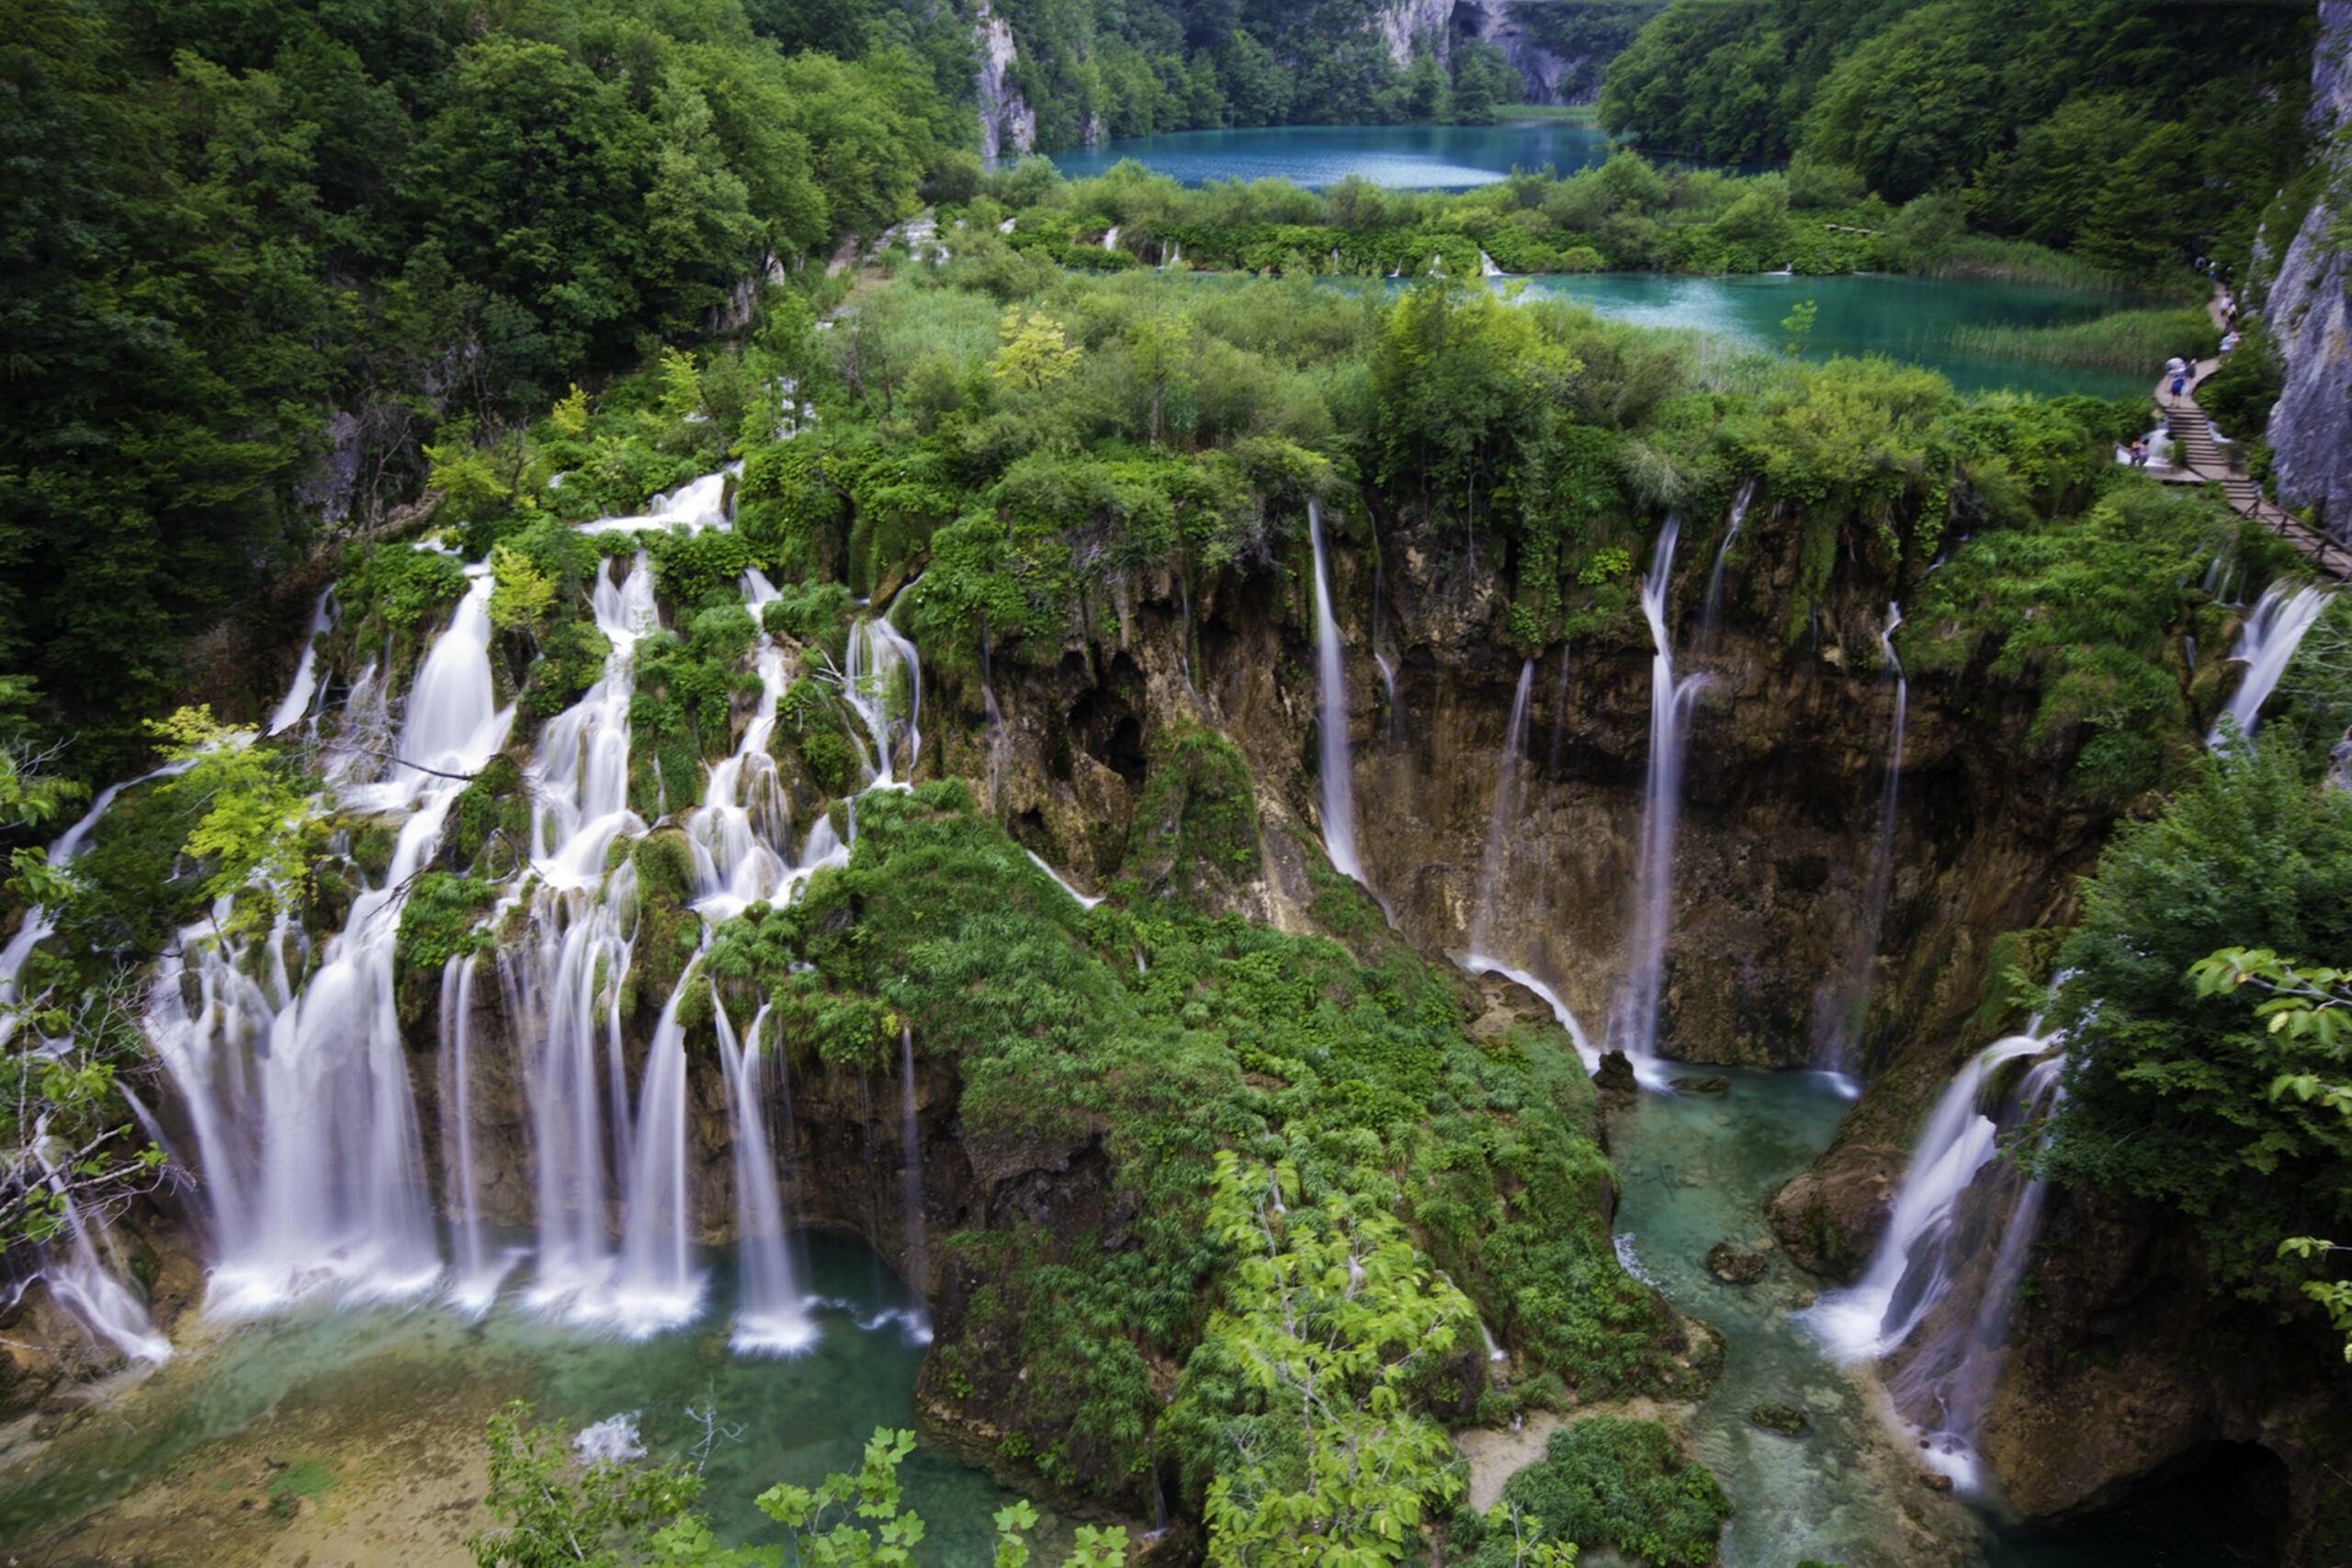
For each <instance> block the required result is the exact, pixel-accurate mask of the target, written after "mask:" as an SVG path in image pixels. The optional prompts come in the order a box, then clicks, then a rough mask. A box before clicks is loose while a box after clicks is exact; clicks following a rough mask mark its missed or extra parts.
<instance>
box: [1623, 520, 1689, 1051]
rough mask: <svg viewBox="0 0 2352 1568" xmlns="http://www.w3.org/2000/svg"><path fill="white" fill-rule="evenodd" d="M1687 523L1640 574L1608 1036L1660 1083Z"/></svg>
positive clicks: (1664, 534) (1683, 717) (1661, 540)
mask: <svg viewBox="0 0 2352 1568" xmlns="http://www.w3.org/2000/svg"><path fill="white" fill-rule="evenodd" d="M1681 528H1682V525H1681V521H1680V519H1679V518H1676V517H1673V516H1668V518H1667V520H1666V525H1665V527H1664V528H1662V529H1661V530H1660V531H1659V533H1658V536H1657V553H1656V555H1655V556H1654V557H1653V558H1652V559H1651V561H1650V570H1649V575H1648V576H1646V577H1645V578H1644V579H1642V616H1643V618H1644V619H1645V620H1646V621H1648V622H1649V627H1650V638H1651V640H1652V642H1653V643H1654V644H1655V645H1656V648H1657V651H1656V652H1655V653H1654V654H1653V655H1652V657H1651V660H1650V764H1649V776H1648V780H1647V784H1646V786H1645V790H1644V792H1643V799H1642V838H1641V850H1640V856H1639V862H1638V866H1637V869H1636V871H1635V874H1634V875H1635V880H1634V920H1633V925H1632V928H1631V930H1630V931H1628V932H1627V936H1626V954H1627V964H1626V973H1625V983H1624V987H1623V991H1622V992H1621V994H1620V997H1619V1000H1618V1004H1617V1009H1616V1014H1615V1016H1614V1017H1613V1018H1612V1019H1611V1023H1610V1043H1611V1045H1612V1046H1613V1047H1615V1048H1616V1049H1618V1050H1620V1051H1623V1053H1624V1054H1625V1055H1626V1057H1627V1059H1628V1060H1630V1061H1631V1062H1632V1063H1633V1065H1634V1075H1635V1077H1638V1078H1640V1079H1641V1080H1642V1081H1643V1082H1644V1083H1645V1084H1647V1085H1649V1086H1651V1087H1657V1086H1658V1085H1660V1084H1662V1083H1663V1082H1664V1079H1665V1075H1664V1072H1663V1070H1662V1069H1661V1068H1660V1067H1659V1066H1658V1065H1657V1027H1658V1004H1659V1000H1660V993H1661V991H1662V989H1663V987H1664V984H1665V978H1666V942H1667V937H1668V934H1669V932H1670V931H1671V928H1672V925H1673V918H1674V916H1673V903H1674V886H1673V884H1674V838H1675V829H1676V827H1677V825H1678V823H1679V818H1680V816H1681V809H1682V750H1683V739H1684V731H1685V728H1686V725H1687V721H1688V719H1689V716H1690V713H1691V703H1692V701H1693V700H1694V699H1695V698H1696V697H1697V695H1698V693H1699V690H1700V688H1701V687H1702V685H1703V684H1704V683H1705V677H1704V676H1702V675H1691V676H1689V677H1686V678H1685V679H1683V680H1682V681H1680V682H1677V681H1676V680H1675V678H1674V644H1673V640H1672V637H1671V635H1670V633H1669V632H1668V626H1667V619H1666V616H1667V591H1668V587H1669V586H1670V580H1671V578H1672V576H1673V572H1674V546H1675V541H1676V538H1677V536H1679V534H1680V532H1681Z"/></svg>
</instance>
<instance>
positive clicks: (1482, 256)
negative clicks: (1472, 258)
mask: <svg viewBox="0 0 2352 1568" xmlns="http://www.w3.org/2000/svg"><path fill="white" fill-rule="evenodd" d="M1478 276H1480V277H1500V276H1503V269H1502V268H1500V267H1498V266H1497V265H1495V258H1494V257H1492V256H1490V255H1488V254H1487V253H1486V252H1484V251H1480V252H1479V253H1478Z"/></svg>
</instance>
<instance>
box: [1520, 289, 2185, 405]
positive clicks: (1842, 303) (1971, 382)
mask: <svg viewBox="0 0 2352 1568" xmlns="http://www.w3.org/2000/svg"><path fill="white" fill-rule="evenodd" d="M1525 281H1526V286H1527V288H1529V289H1530V291H1532V292H1533V293H1537V294H1543V295H1546V296H1555V297H1564V298H1566V299H1573V300H1576V301H1577V302H1578V303H1580V304H1585V305H1589V306H1591V307H1592V308H1593V310H1596V311H1598V312H1600V314H1601V315H1604V316H1610V317H1613V318H1615V319H1617V320H1619V321H1631V322H1634V324H1636V325H1639V326H1645V327H1682V328H1687V329H1689V330H1691V331H1693V332H1702V333H1709V334H1711V335H1713V336H1717V337H1723V338H1727V339H1730V340H1731V341H1733V342H1735V343H1738V344H1743V345H1745V346H1747V347H1749V348H1758V349H1763V350H1766V351H1768V352H1774V353H1778V352H1783V351H1784V350H1783V345H1784V344H1786V343H1787V341H1788V334H1787V333H1784V332H1782V331H1781V320H1782V319H1783V318H1785V317H1786V316H1787V315H1788V314H1789V312H1790V310H1791V309H1792V307H1794V306H1797V305H1800V304H1802V303H1804V301H1806V300H1808V299H1809V300H1812V301H1813V302H1814V303H1815V305H1816V306H1818V307H1819V312H1818V314H1817V315H1816V316H1815V320H1814V327H1813V331H1812V332H1811V333H1808V334H1807V336H1806V340H1805V344H1804V355H1805V357H1806V358H1807V359H1811V360H1820V359H1824V358H1827V357H1829V356H1830V355H1864V354H1883V355H1887V356H1889V357H1891V358H1894V359H1900V360H1906V361H1909V362H1912V363H1915V364H1919V365H1925V366H1927V367H1929V368H1931V369H1935V370H1939V371H1941V372H1942V373H1943V374H1944V375H1945V376H1947V377H1949V378H1951V383H1952V385H1953V386H1954V387H1956V388H1958V389H1960V390H1962V391H1963V392H1991V391H2001V390H2005V389H2006V390H2012V391H2020V392H2031V393H2033V394H2034V395H2036V396H2038V397H2056V396H2059V395H2061V394H2064V393H2070V392H2072V393H2083V394H2086V395H2088V396H2092V397H2100V398H2124V397H2133V396H2145V395H2147V394H2148V392H2149V389H2151V388H2153V387H2154V385H2155V377H2156V373H2157V372H2158V371H2159V370H2161V369H2162V368H2163V367H2162V366H2161V365H2155V366H2151V367H2149V368H2148V371H2147V373H2146V374H2145V375H2139V374H2134V373H2130V372H2123V373H2118V372H2114V371H2103V370H2084V369H2076V368H2071V367H2057V366H2050V365H2040V364H2031V363H2024V362H2019V361H2016V360H2007V359H1996V358H1993V357H1990V356H1987V355H1972V354H1962V353H1961V352H1959V351H1958V350H1956V349H1954V348H1952V347H1951V334H1952V333H1953V331H1954V330H1955V329H1956V328H1959V327H1962V326H1984V327H1994V326H1997V327H2052V326H2064V325H2067V324H2069V323H2071V322H2075V321H2090V320H2092V319H2094V318H2096V317H2098V316H2103V315H2106V314H2107V313H2109V311H2112V310H2120V309H2123V308H2125V306H2126V305H2127V304H2128V303H2129V301H2128V300H2125V299H2119V298H2118V297H2117V296H2115V295H2112V294H2098V293H2090V292H2087V291H2086V290H2083V289H2076V288H2048V287H2044V286H2041V285H2034V284H2021V283H1988V282H1982V281H1978V280H1974V279H1966V278H1948V279H1946V278H1924V277H1902V276H1889V275H1882V274H1849V275H1847V276H1838V277H1789V276H1781V275H1779V274H1773V273H1766V274H1759V275H1745V276H1731V277H1681V276H1669V275H1667V274H1663V273H1640V272H1605V273H1594V274H1591V275H1589V276H1546V277H1532V278H1529V279H1527V280H1525Z"/></svg>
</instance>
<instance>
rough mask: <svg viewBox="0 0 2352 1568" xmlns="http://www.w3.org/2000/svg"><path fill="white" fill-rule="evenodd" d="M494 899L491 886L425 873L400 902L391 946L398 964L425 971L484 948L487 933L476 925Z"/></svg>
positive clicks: (488, 940) (495, 890)
mask: <svg viewBox="0 0 2352 1568" xmlns="http://www.w3.org/2000/svg"><path fill="white" fill-rule="evenodd" d="M497 901H498V888H497V886H496V885H495V884H492V883H488V882H477V881H475V880H473V879H472V878H471V877H465V876H452V875H450V874H448V873H447V872H444V871H427V872H424V873H422V874H419V875H418V877H417V879H416V886H414V887H413V888H411V889H410V890H409V896H408V901H407V902H406V903H405V904H403V905H401V924H400V934H399V936H398V937H397V938H396V939H395V942H394V944H393V950H394V952H396V953H398V954H399V956H400V960H401V963H402V964H407V965H409V966H410V967H411V968H414V969H423V970H429V971H438V970H439V969H440V967H441V966H442V965H443V964H447V963H448V961H449V960H450V959H452V958H455V957H457V956H458V954H460V953H483V952H487V951H488V950H489V948H490V945H491V933H490V932H489V931H481V930H478V929H477V927H478V925H479V923H480V921H481V917H482V915H483V914H484V913H485V912H487V911H488V910H489V908H490V907H491V906H492V905H493V904H495V903H496V902H497Z"/></svg>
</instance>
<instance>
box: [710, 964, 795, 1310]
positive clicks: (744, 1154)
mask: <svg viewBox="0 0 2352 1568" xmlns="http://www.w3.org/2000/svg"><path fill="white" fill-rule="evenodd" d="M710 1001H711V1007H712V1009H713V1010H715V1012H716V1014H717V1023H718V1059H719V1065H720V1066H721V1067H722V1068H723V1069H724V1070H725V1072H726V1075H727V1108H728V1134H729V1136H728V1142H729V1145H731V1147H732V1149H733V1152H734V1157H735V1228H736V1232H737V1237H738V1239H737V1241H736V1244H735V1246H736V1256H737V1258H738V1259H739V1269H738V1272H739V1273H740V1275H741V1287H740V1289H741V1297H742V1299H741V1303H740V1304H739V1305H738V1306H737V1308H736V1312H735V1335H734V1338H733V1340H732V1341H731V1343H732V1344H733V1346H734V1348H736V1349H737V1350H739V1351H741V1352H742V1353H744V1354H746V1355H754V1356H790V1355H795V1354H797V1353H798V1352H800V1351H802V1350H805V1349H807V1348H809V1346H811V1345H813V1344H815V1343H816V1342H817V1326H816V1325H815V1324H814V1323H812V1322H810V1321H809V1309H808V1303H807V1302H806V1300H805V1299H804V1298H803V1297H802V1295H801V1293H800V1290H799V1286H798V1285H797V1282H796V1281H795V1280H794V1278H793V1268H792V1254H791V1250H790V1240H789V1238H790V1232H789V1231H788V1230H787V1229H786V1225H785V1223H784V1200H783V1198H782V1195H781V1194H780V1193H779V1192H778V1190H777V1188H776V1179H775V1145H774V1144H772V1143H771V1142H770V1141H769V1139H768V1129H767V1118H766V1115H765V1114H764V1112H763V1111H762V1109H761V1104H762V1100H763V1091H762V1086H761V1077H762V1071H761V1061H762V1058H761V1055H760V1027H761V1025H763V1023H765V1022H766V1021H767V1016H768V1010H767V1008H766V1006H765V1005H764V1004H763V1005H762V1006H761V1008H760V1010H759V1011H758V1012H756V1013H754V1014H752V1027H751V1030H750V1032H748V1033H747V1035H746V1036H745V1038H744V1042H743V1043H742V1044H741V1045H740V1046H739V1045H738V1044H737V1043H736V1042H735V1030H734V1027H733V1025H731V1024H730V1023H729V1021H728V1018H727V1009H726V1007H725V1005H724V1004H723V1003H722V1002H721V1001H720V1000H719V998H718V988H717V987H713V988H712V990H711V996H710Z"/></svg>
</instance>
